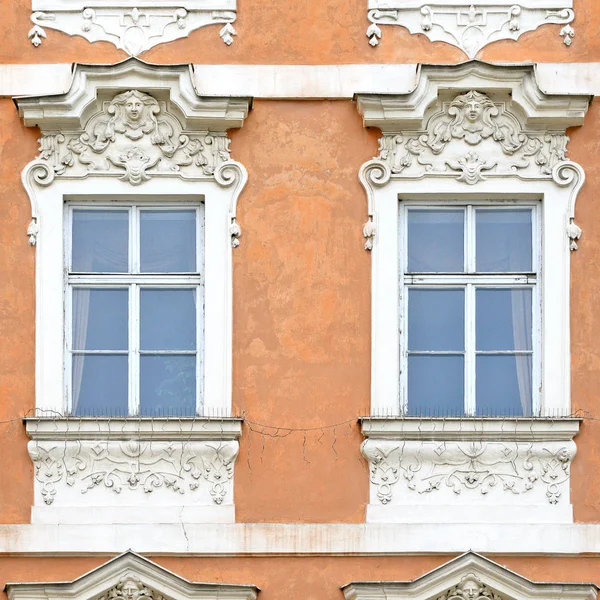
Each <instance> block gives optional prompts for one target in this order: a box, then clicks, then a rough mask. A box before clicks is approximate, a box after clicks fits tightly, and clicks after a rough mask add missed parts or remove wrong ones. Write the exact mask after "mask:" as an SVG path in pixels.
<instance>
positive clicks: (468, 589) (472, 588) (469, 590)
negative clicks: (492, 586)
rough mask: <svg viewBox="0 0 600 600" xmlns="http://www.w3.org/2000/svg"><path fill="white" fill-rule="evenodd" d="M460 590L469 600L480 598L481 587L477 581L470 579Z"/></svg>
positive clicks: (462, 584)
mask: <svg viewBox="0 0 600 600" xmlns="http://www.w3.org/2000/svg"><path fill="white" fill-rule="evenodd" d="M460 588H461V590H462V591H463V594H464V596H465V598H467V600H475V599H476V598H477V597H478V596H479V590H480V589H481V586H480V584H479V582H478V581H476V580H475V579H471V578H468V579H466V580H465V581H464V582H462V583H461V584H460Z"/></svg>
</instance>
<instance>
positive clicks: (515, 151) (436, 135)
mask: <svg viewBox="0 0 600 600" xmlns="http://www.w3.org/2000/svg"><path fill="white" fill-rule="evenodd" d="M568 141H569V140H568V138H567V137H566V136H565V135H562V134H542V133H539V132H527V131H524V130H523V129H522V126H521V124H520V122H519V120H518V118H517V117H516V116H515V115H513V114H512V113H511V112H510V110H509V106H508V105H507V103H506V102H495V101H492V99H491V98H490V97H488V96H487V95H486V94H483V93H481V92H478V91H476V90H471V91H469V92H466V93H461V94H459V95H457V96H455V97H454V99H453V100H451V101H450V102H442V101H440V104H439V110H438V111H436V112H433V114H432V115H431V117H430V118H429V120H428V122H427V124H426V129H425V130H424V131H415V132H412V133H407V132H404V133H403V134H402V135H400V134H397V133H396V134H387V135H384V136H383V137H382V138H381V139H380V141H379V157H378V158H379V160H382V161H385V162H386V163H387V164H388V165H389V167H390V170H391V172H392V174H394V175H399V176H402V177H419V176H422V175H424V174H427V173H434V174H435V173H445V172H447V167H448V166H449V167H450V168H451V169H453V170H456V171H460V172H461V174H460V175H459V176H458V179H459V180H460V181H465V182H466V183H468V184H470V185H474V184H476V183H477V182H479V181H481V180H482V179H483V175H482V172H483V171H486V170H491V169H492V168H493V167H496V171H495V173H498V174H506V175H512V174H514V173H515V172H517V171H523V172H524V173H527V174H529V175H531V176H536V177H539V176H542V177H551V176H552V171H553V169H554V167H555V166H556V165H557V164H559V163H560V162H564V161H565V160H566V159H567V158H566V153H567V143H568ZM475 148H477V152H476V153H475V152H474V150H475Z"/></svg>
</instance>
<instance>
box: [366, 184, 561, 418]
mask: <svg viewBox="0 0 600 600" xmlns="http://www.w3.org/2000/svg"><path fill="white" fill-rule="evenodd" d="M424 190H427V191H424ZM400 199H402V200H403V201H410V202H414V203H419V202H420V203H422V204H423V205H427V204H429V205H431V204H432V203H435V204H438V205H439V204H444V203H447V202H455V203H458V204H463V205H464V204H469V203H473V202H481V201H484V202H490V203H493V202H507V201H511V200H512V201H517V202H524V203H530V204H531V203H539V213H538V214H539V223H540V238H539V244H540V267H539V269H540V270H539V272H538V273H539V274H538V277H539V283H538V286H539V294H540V296H539V302H540V313H541V316H540V324H539V330H540V333H539V344H540V361H541V367H540V388H541V389H540V399H539V406H538V412H537V414H538V415H539V416H548V417H554V416H564V415H568V414H569V413H570V406H571V402H570V346H569V341H570V339H569V281H570V278H569V261H570V256H569V254H570V250H569V238H568V236H567V235H566V234H565V227H566V224H567V223H568V222H569V218H570V215H571V208H572V206H571V204H570V199H571V198H570V194H569V193H565V189H564V188H561V187H559V186H557V185H556V184H555V182H554V181H552V180H520V179H518V178H501V179H500V178H498V179H491V178H490V179H489V180H485V181H481V182H479V184H478V185H477V189H476V190H472V189H465V186H464V185H463V184H462V183H461V182H458V181H454V180H449V179H447V178H431V179H428V180H427V183H426V184H424V182H423V181H420V180H412V181H411V180H394V179H392V180H390V181H389V182H388V183H387V184H386V185H385V186H382V187H375V188H374V189H373V191H372V197H371V201H372V218H373V223H374V228H375V231H376V235H375V237H374V240H373V250H372V279H371V290H372V342H371V344H372V345H371V415H372V416H375V417H377V416H402V415H403V414H404V412H403V410H401V406H400V402H399V398H400V377H399V376H398V371H399V364H400V343H401V339H400V337H401V336H400V329H401V321H400V311H399V310H398V307H399V297H400V285H401V283H400V284H399V274H400V271H401V265H400V258H399V257H400V248H399V239H398V238H399V236H398V227H399V220H400ZM547 265H552V267H551V268H547Z"/></svg>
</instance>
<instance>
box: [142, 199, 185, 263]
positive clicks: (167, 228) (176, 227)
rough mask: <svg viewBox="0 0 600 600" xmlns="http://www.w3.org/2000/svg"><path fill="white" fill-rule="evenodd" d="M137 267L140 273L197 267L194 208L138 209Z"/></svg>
mask: <svg viewBox="0 0 600 600" xmlns="http://www.w3.org/2000/svg"><path fill="white" fill-rule="evenodd" d="M140 270H141V271H142V273H192V272H194V271H196V211H195V210H142V211H141V212H140Z"/></svg>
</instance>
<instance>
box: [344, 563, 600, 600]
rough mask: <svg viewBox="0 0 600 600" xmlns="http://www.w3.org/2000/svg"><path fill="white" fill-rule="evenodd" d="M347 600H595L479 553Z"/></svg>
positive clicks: (572, 586) (363, 586)
mask: <svg viewBox="0 0 600 600" xmlns="http://www.w3.org/2000/svg"><path fill="white" fill-rule="evenodd" d="M342 591H343V592H344V597H345V600H400V599H401V598H413V599H414V600H517V599H518V600H534V599H536V598H549V597H550V598H552V597H560V598H564V599H566V598H569V599H570V600H595V598H596V596H597V593H598V588H597V587H596V586H595V585H594V584H585V583H538V582H534V581H530V580H529V579H526V578H525V577H522V576H521V575H518V574H517V573H514V572H513V571H510V570H509V569H507V568H506V567H504V566H502V565H500V564H498V563H495V562H493V561H491V560H489V559H487V558H485V557H483V556H481V555H479V554H476V553H475V552H467V553H466V554H462V555H461V556H458V557H457V558H454V559H453V560H450V561H449V562H447V563H445V564H443V565H442V566H440V567H437V568H436V569H434V570H433V571H430V572H429V573H426V574H425V575H422V576H421V577H418V578H417V579H413V580H412V581H385V582H384V581H372V582H371V581H357V582H352V583H349V584H347V585H345V586H343V587H342Z"/></svg>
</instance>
